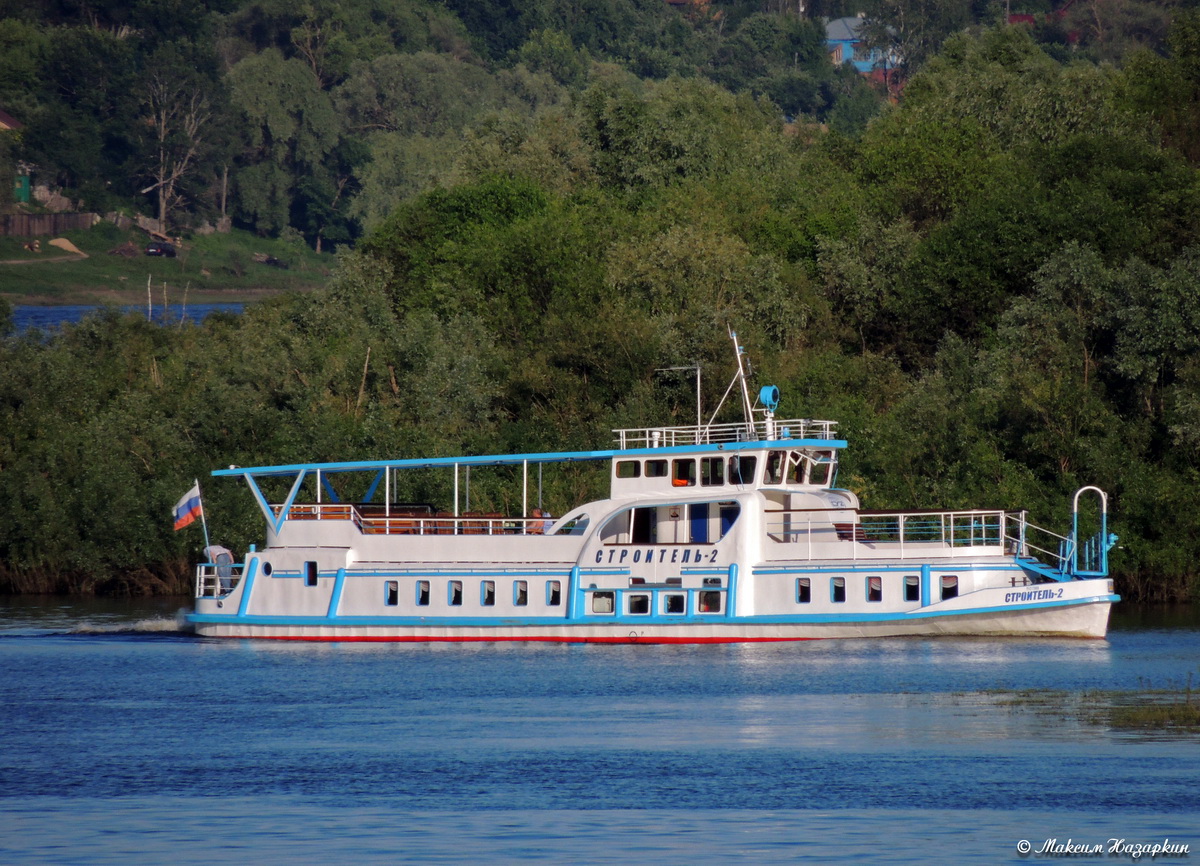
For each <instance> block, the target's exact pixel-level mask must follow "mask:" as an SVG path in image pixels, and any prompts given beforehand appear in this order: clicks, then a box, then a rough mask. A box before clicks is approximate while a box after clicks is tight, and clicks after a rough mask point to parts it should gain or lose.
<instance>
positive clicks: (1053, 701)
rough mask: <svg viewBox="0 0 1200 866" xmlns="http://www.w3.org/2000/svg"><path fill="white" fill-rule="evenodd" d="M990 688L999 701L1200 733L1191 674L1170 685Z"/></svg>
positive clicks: (1097, 720)
mask: <svg viewBox="0 0 1200 866" xmlns="http://www.w3.org/2000/svg"><path fill="white" fill-rule="evenodd" d="M988 694H989V696H991V698H992V699H994V700H995V701H996V703H997V705H998V706H1002V707H1011V708H1014V709H1017V708H1019V709H1028V710H1032V711H1034V712H1037V713H1042V714H1046V715H1053V716H1058V717H1061V718H1063V719H1074V720H1078V721H1081V722H1083V723H1085V724H1088V725H1095V726H1105V727H1108V728H1112V729H1115V730H1122V731H1128V732H1130V733H1136V732H1139V731H1142V732H1148V731H1155V732H1162V733H1174V734H1180V735H1196V734H1200V694H1197V693H1196V692H1195V691H1194V689H1193V685H1192V675H1191V674H1189V675H1188V679H1187V682H1186V683H1185V684H1180V685H1173V686H1169V687H1166V688H1153V687H1150V686H1148V685H1147V686H1143V687H1142V688H1138V689H1129V690H1092V691H1085V692H1078V693H1076V692H1062V691H1055V690H1043V689H1032V690H1026V691H1018V692H1007V691H999V692H989V693H988Z"/></svg>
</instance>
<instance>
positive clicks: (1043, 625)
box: [194, 595, 1112, 644]
mask: <svg viewBox="0 0 1200 866" xmlns="http://www.w3.org/2000/svg"><path fill="white" fill-rule="evenodd" d="M1111 606H1112V603H1111V601H1110V596H1107V595H1106V596H1103V597H1099V598H1094V599H1091V600H1080V601H1079V602H1077V603H1072V604H1068V605H1061V606H1042V607H1029V608H1022V609H1015V610H992V611H972V612H964V613H953V612H944V613H939V614H921V613H914V614H909V615H905V616H901V617H896V618H889V619H884V620H877V619H876V620H869V621H858V622H855V621H852V620H851V621H843V622H816V621H809V622H762V623H755V622H713V623H680V624H654V625H643V624H639V623H630V622H612V623H605V624H602V625H600V624H592V623H578V624H563V625H551V624H546V623H529V624H521V625H512V624H508V625H505V624H496V625H486V626H483V625H476V626H472V625H453V626H452V625H438V624H436V623H427V624H413V625H400V624H382V625H380V624H372V625H366V624H363V625H358V624H355V623H353V622H338V623H332V622H331V623H327V624H302V623H300V622H292V623H284V622H269V623H267V622H264V623H256V622H254V621H253V618H245V619H244V620H243V621H240V622H238V621H227V622H195V623H194V628H195V630H196V633H197V634H198V635H201V636H203V637H226V638H229V637H232V638H259V639H273V640H316V641H375V642H385V641H397V642H402V641H546V642H559V643H697V644H698V643H734V642H755V641H797V640H822V639H835V638H843V639H844V638H881V637H923V636H924V637H931V636H975V637H987V636H1000V635H1005V636H1014V635H1019V636H1024V637H1076V638H1103V637H1104V636H1105V633H1106V631H1107V628H1108V616H1109V610H1110V608H1111Z"/></svg>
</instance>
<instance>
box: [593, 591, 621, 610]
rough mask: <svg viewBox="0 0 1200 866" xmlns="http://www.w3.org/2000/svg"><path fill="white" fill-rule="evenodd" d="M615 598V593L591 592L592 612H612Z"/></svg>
mask: <svg viewBox="0 0 1200 866" xmlns="http://www.w3.org/2000/svg"><path fill="white" fill-rule="evenodd" d="M615 599H616V593H612V592H593V593H592V613H612V612H613V605H614V601H615Z"/></svg>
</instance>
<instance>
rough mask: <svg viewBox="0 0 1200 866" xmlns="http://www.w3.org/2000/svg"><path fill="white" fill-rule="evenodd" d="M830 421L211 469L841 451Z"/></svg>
mask: <svg viewBox="0 0 1200 866" xmlns="http://www.w3.org/2000/svg"><path fill="white" fill-rule="evenodd" d="M835 426H836V424H835V422H833V421H809V420H794V421H773V422H757V423H754V424H745V423H741V424H720V425H713V424H708V425H701V426H698V427H695V426H693V427H647V428H638V429H631V430H616V431H614V432H615V433H616V434H617V444H618V447H617V448H613V449H607V450H603V451H549V452H535V453H530V454H483V455H475V456H460V457H424V458H421V457H418V458H408V459H401V460H353V461H347V462H340V463H293V464H288V465H283V466H248V467H243V466H231V467H229V468H228V469H217V470H214V471H213V473H212V474H213V475H214V476H216V477H236V478H243V477H247V476H252V477H256V478H268V477H271V476H287V477H295V476H296V475H297V473H307V472H313V471H319V472H321V473H323V474H324V473H330V474H332V473H340V472H363V471H372V470H375V471H377V470H380V469H422V468H429V467H455V466H521V465H526V464H530V463H535V464H536V463H574V462H581V461H588V460H611V459H613V458H614V457H618V456H621V457H633V456H646V455H660V454H661V455H670V454H679V455H682V454H711V453H713V452H714V451H720V452H721V453H729V452H735V451H751V450H762V449H765V448H824V449H829V448H845V447H846V442H845V440H843V439H834V438H833V431H834V427H835Z"/></svg>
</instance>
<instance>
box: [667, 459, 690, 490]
mask: <svg viewBox="0 0 1200 866" xmlns="http://www.w3.org/2000/svg"><path fill="white" fill-rule="evenodd" d="M671 463H672V467H671V486H672V487H694V486H695V485H696V461H695V460H673V461H671Z"/></svg>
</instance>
